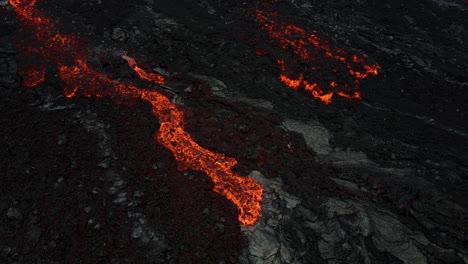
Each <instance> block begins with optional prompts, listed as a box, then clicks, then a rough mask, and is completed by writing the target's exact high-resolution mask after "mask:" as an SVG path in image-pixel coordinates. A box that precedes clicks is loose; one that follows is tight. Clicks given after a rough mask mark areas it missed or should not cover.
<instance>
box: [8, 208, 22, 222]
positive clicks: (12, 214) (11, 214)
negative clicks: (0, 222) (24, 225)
mask: <svg viewBox="0 0 468 264" xmlns="http://www.w3.org/2000/svg"><path fill="white" fill-rule="evenodd" d="M7 217H8V218H9V219H11V220H17V221H21V220H22V219H23V214H22V213H21V212H20V211H19V210H18V209H17V208H15V207H10V209H8V211H7Z"/></svg>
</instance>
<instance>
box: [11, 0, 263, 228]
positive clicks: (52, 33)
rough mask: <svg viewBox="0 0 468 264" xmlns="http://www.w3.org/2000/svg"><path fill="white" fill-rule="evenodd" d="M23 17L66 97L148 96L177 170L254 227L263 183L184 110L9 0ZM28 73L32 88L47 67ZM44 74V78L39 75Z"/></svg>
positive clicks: (151, 76)
mask: <svg viewBox="0 0 468 264" xmlns="http://www.w3.org/2000/svg"><path fill="white" fill-rule="evenodd" d="M9 2H10V4H11V5H12V6H13V7H14V10H15V12H16V14H17V16H18V17H19V19H20V21H21V22H22V23H23V24H24V25H25V26H28V27H30V28H31V29H32V30H33V32H34V37H35V38H36V40H37V41H38V42H39V44H40V47H37V48H32V47H31V48H29V52H31V53H34V54H36V55H39V56H41V57H42V58H44V59H45V60H47V61H50V62H52V63H54V64H55V65H56V66H57V68H58V72H59V77H60V78H61V79H62V80H63V81H64V82H65V84H66V86H65V88H64V94H65V96H66V97H67V98H71V97H74V96H75V95H77V94H81V95H84V96H87V97H91V96H95V97H97V98H101V97H110V98H112V99H113V100H114V101H115V102H116V103H125V102H129V101H132V100H145V101H148V102H149V103H151V105H152V112H153V115H154V116H156V117H157V118H158V119H159V121H160V123H161V125H160V128H159V131H158V132H156V133H155V135H154V139H155V140H157V141H158V142H159V143H160V144H162V145H163V146H164V147H166V148H168V149H169V150H170V151H171V152H172V153H173V155H174V158H175V159H176V160H177V162H178V169H179V170H186V169H192V170H196V171H202V172H204V173H205V174H206V175H208V176H209V177H210V178H211V180H212V181H213V183H214V187H213V189H214V191H215V192H217V193H220V194H221V195H223V196H225V197H226V198H227V199H229V200H230V201H231V202H232V203H234V204H235V205H236V207H237V208H238V210H239V214H238V220H239V222H240V223H242V224H243V225H254V224H255V223H256V221H257V220H258V219H259V217H260V214H261V201H262V193H263V188H262V186H261V185H260V184H259V183H257V182H255V181H254V180H252V179H251V178H247V177H243V176H240V175H238V174H235V173H234V172H233V171H232V169H233V167H234V166H235V165H236V163H237V161H236V160H235V159H233V158H230V157H226V156H225V155H223V154H220V153H215V152H212V151H210V150H207V149H204V148H203V147H201V146H200V145H198V144H197V143H196V142H195V141H194V140H193V139H192V137H191V136H190V135H189V134H188V133H187V132H185V131H184V125H185V120H184V112H183V110H182V109H180V108H179V106H177V105H176V104H174V103H172V102H171V101H170V100H169V99H168V98H167V97H166V96H164V95H163V94H161V93H159V92H157V91H154V90H148V89H140V88H138V87H136V86H134V85H132V84H128V83H123V82H120V81H114V80H112V79H110V78H109V77H108V76H106V75H105V74H104V73H102V72H99V71H97V70H95V69H93V68H91V67H90V66H89V65H88V63H87V56H86V53H85V52H84V51H83V50H82V49H80V45H79V39H78V38H77V37H76V36H74V35H64V34H60V33H57V29H56V26H55V25H54V23H53V22H52V20H51V19H50V18H49V17H46V16H45V15H44V14H43V13H42V12H40V11H38V10H37V9H35V8H34V4H35V3H36V0H9ZM123 58H124V59H125V60H126V61H127V63H128V64H129V65H130V67H132V69H133V70H134V71H135V72H136V73H137V74H138V75H139V77H141V78H142V79H145V80H149V81H153V82H155V83H157V84H163V83H164V81H165V79H164V77H163V76H161V75H158V74H155V73H147V72H145V71H144V70H143V69H141V68H140V67H138V65H137V63H136V62H135V60H133V59H132V58H130V57H128V56H123ZM31 69H32V70H31V71H28V72H27V73H25V74H24V76H25V77H26V79H25V82H24V84H25V86H34V85H37V84H39V83H40V82H41V81H43V80H44V70H42V71H41V70H37V69H45V67H43V66H38V67H33V68H31ZM41 76H42V77H41Z"/></svg>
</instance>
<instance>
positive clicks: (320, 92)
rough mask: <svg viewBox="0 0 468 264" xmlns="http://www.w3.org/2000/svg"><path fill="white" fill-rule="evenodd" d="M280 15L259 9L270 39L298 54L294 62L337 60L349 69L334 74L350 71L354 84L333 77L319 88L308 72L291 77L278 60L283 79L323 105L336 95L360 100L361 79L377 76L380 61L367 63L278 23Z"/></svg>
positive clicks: (259, 18) (313, 68) (307, 34)
mask: <svg viewBox="0 0 468 264" xmlns="http://www.w3.org/2000/svg"><path fill="white" fill-rule="evenodd" d="M278 17H279V15H278V14H277V13H276V12H270V13H267V12H266V11H261V10H257V11H256V18H257V21H258V22H259V23H260V24H261V26H262V29H263V30H265V31H267V32H268V34H269V37H270V39H271V40H272V41H276V42H277V43H278V44H279V46H280V47H281V48H282V49H285V50H290V51H291V52H292V53H293V54H294V55H295V56H296V57H297V59H296V60H295V61H298V62H300V63H313V62H316V61H318V60H320V61H334V62H333V63H330V64H337V63H338V65H340V66H339V67H340V68H343V67H344V68H345V69H346V72H342V71H339V70H338V69H333V70H331V72H332V74H333V75H334V76H336V77H338V75H346V74H348V75H349V76H350V77H351V79H353V80H354V81H353V82H352V85H350V84H348V83H340V82H339V81H338V80H334V81H330V82H328V84H325V85H323V87H320V86H319V84H318V83H317V82H313V83H309V82H307V78H306V73H305V72H303V73H300V74H299V78H298V79H292V78H290V77H288V75H290V72H289V71H288V70H287V69H288V67H286V64H285V61H284V60H282V59H279V60H277V62H278V64H279V65H280V69H281V74H280V76H279V79H280V81H281V82H283V83H284V84H285V85H286V86H288V87H290V88H292V89H294V90H298V89H299V88H300V87H303V88H304V90H305V91H306V92H308V93H310V94H311V95H312V96H313V97H314V98H316V99H318V100H320V101H322V102H323V103H324V104H329V103H330V102H331V99H332V97H333V95H338V96H341V97H344V98H347V99H350V100H351V99H361V92H360V84H359V79H365V78H367V77H369V76H372V75H377V74H378V70H379V69H380V66H379V65H378V64H377V63H374V64H371V65H368V64H366V63H365V60H364V58H363V57H359V56H357V55H349V54H348V53H347V52H346V51H344V50H343V49H339V48H337V49H334V48H332V47H331V46H330V44H329V43H328V42H327V41H323V40H321V39H320V38H319V37H318V36H317V35H315V34H312V33H308V32H306V30H304V29H303V28H301V27H298V26H296V25H294V24H283V23H279V22H277V20H278V19H277V18H278ZM320 67H321V66H320ZM290 68H292V69H294V68H295V65H291V67H290ZM318 68H319V67H317V66H313V67H310V70H311V71H316V70H317V69H318ZM355 68H358V69H359V70H357V69H355ZM337 79H338V78H337Z"/></svg>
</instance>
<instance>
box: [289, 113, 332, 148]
mask: <svg viewBox="0 0 468 264" xmlns="http://www.w3.org/2000/svg"><path fill="white" fill-rule="evenodd" d="M283 126H284V127H286V128H287V129H288V130H290V131H294V132H297V133H300V134H302V136H303V137H304V139H305V141H306V143H307V146H309V147H310V148H311V149H312V150H313V151H315V153H317V154H321V155H328V154H330V152H331V151H332V148H331V147H330V143H329V140H330V133H329V132H328V130H327V129H326V128H325V127H324V126H323V125H321V124H320V123H318V122H316V121H314V122H312V121H311V122H308V123H304V122H300V121H297V120H292V119H286V120H284V121H283Z"/></svg>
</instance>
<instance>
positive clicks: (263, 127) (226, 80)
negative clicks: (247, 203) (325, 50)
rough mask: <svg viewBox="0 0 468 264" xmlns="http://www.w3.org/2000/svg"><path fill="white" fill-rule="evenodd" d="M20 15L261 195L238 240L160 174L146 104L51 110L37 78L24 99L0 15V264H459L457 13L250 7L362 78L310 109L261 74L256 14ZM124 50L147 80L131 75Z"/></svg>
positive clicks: (464, 224)
mask: <svg viewBox="0 0 468 264" xmlns="http://www.w3.org/2000/svg"><path fill="white" fill-rule="evenodd" d="M36 6H37V8H38V9H40V10H42V11H44V12H45V13H47V14H48V15H49V16H50V17H53V18H54V19H55V20H56V23H57V25H58V27H59V28H60V30H62V31H63V32H72V33H74V34H76V35H77V36H78V37H81V38H83V39H85V40H86V47H87V49H89V50H90V55H89V58H88V59H89V60H90V63H92V64H93V65H94V66H95V67H97V68H99V69H101V70H102V71H105V72H107V73H109V74H111V75H112V77H113V78H114V79H118V80H124V81H128V82H132V83H136V84H138V85H139V86H148V87H151V88H155V89H159V90H161V91H163V92H164V93H165V94H166V95H167V96H168V97H170V98H171V100H172V101H173V102H175V103H177V104H179V105H180V106H181V107H183V108H184V109H186V113H187V124H186V129H187V131H188V132H190V134H191V135H192V137H193V138H194V139H195V140H196V141H197V142H198V143H199V144H200V145H202V146H203V147H205V148H207V149H210V150H213V151H216V152H218V153H224V154H226V155H228V156H230V157H234V158H235V159H236V160H237V161H238V165H237V166H236V171H237V172H238V173H239V174H241V175H248V176H249V177H251V178H252V179H254V180H255V181H257V182H259V183H261V184H262V186H263V188H264V194H263V199H264V201H263V204H262V206H263V212H262V217H261V218H260V220H259V221H258V223H257V224H256V225H255V226H252V227H245V226H241V225H240V224H239V222H238V221H237V208H236V207H235V206H234V205H233V204H232V203H230V202H229V201H228V200H226V199H225V198H224V197H223V196H221V195H219V194H217V193H215V192H213V190H212V187H213V184H212V183H211V182H210V180H209V178H208V177H206V175H204V174H203V173H199V172H194V171H190V170H186V171H179V170H178V169H177V164H176V162H175V161H174V159H173V156H172V153H171V152H170V151H169V150H167V149H166V148H164V147H163V146H161V145H159V144H158V143H157V142H156V141H154V140H153V138H152V135H153V133H154V131H156V130H157V129H158V127H159V122H158V120H157V119H156V118H155V117H154V116H152V115H151V114H150V113H151V107H150V105H149V104H147V103H144V102H135V103H134V104H133V105H116V104H114V103H113V101H112V100H110V99H109V98H86V97H75V98H72V99H66V98H65V97H64V95H63V92H62V91H63V88H64V87H63V82H62V81H61V80H60V78H59V77H58V76H57V70H56V69H55V70H54V69H49V71H48V73H47V75H46V77H47V78H46V81H45V82H44V83H42V84H40V85H38V86H37V87H34V88H26V87H24V85H22V76H21V72H22V71H23V70H24V67H25V65H28V64H30V63H31V62H32V63H35V62H37V61H35V60H38V58H35V57H29V56H26V55H25V54H24V53H23V52H22V50H21V45H22V44H24V41H22V40H24V39H23V38H24V34H25V33H24V32H22V30H21V29H22V25H21V23H20V22H19V21H18V19H17V17H16V15H15V12H14V10H13V8H12V6H11V5H10V4H9V2H8V1H0V100H1V104H0V107H1V109H0V113H1V114H0V136H1V138H2V140H1V141H0V142H1V144H0V157H1V160H2V162H0V172H1V174H0V260H1V261H0V262H1V263H330V264H332V263H408V264H409V263H411V264H412V263H416V264H419V263H421V264H423V263H460V264H462V263H468V233H467V231H468V213H467V210H468V200H467V199H466V197H467V196H468V178H467V177H468V176H467V175H468V173H467V172H468V143H467V137H468V125H467V124H468V120H467V116H466V115H467V113H468V109H467V105H466V102H467V101H468V96H467V95H466V94H465V89H467V88H468V71H467V69H468V45H467V43H468V31H467V28H468V20H466V17H467V15H468V13H467V12H468V4H467V3H466V1H462V0H422V1H418V2H414V1H413V2H408V1H403V0H383V1H371V0H359V1H354V2H349V1H312V0H294V1H293V0H290V1H269V3H268V8H269V9H268V10H276V11H278V12H281V14H282V17H281V19H283V20H284V21H288V22H290V23H294V24H296V25H299V26H301V27H302V28H304V29H306V30H308V31H310V32H314V33H315V34H317V35H318V36H320V38H322V39H324V40H327V41H328V42H329V43H330V45H331V46H333V47H337V48H341V49H343V50H346V51H348V52H350V53H352V54H359V55H362V56H365V57H366V58H367V59H368V60H369V61H371V62H377V63H378V64H379V65H380V67H381V69H380V70H379V74H378V75H377V76H373V77H370V78H366V79H363V80H362V81H361V92H362V100H352V101H349V100H347V99H344V98H341V97H334V98H333V101H332V103H331V104H329V105H324V104H322V103H321V102H320V101H318V100H315V99H313V98H312V97H311V96H310V95H308V94H306V93H305V92H303V91H294V90H292V89H289V88H287V87H286V86H285V85H284V84H283V83H282V82H281V81H280V80H279V79H278V74H279V73H280V68H279V66H278V65H277V63H276V60H277V58H278V57H281V56H283V55H284V54H285V51H284V50H283V49H281V48H279V47H278V45H276V44H275V43H273V42H272V41H271V40H270V38H269V36H268V34H267V33H266V32H265V31H263V30H262V29H261V25H259V23H258V21H257V20H256V19H255V10H258V9H260V8H265V7H264V6H265V5H264V4H262V3H260V2H255V1H252V2H241V1H218V0H199V1H175V2H174V1H169V0H160V1H153V0H136V1H131V2H124V1H110V0H93V1H91V0H88V1H74V0H60V1H59V0H48V1H46V0H43V1H38V3H36ZM259 50H260V51H261V52H258V51H259ZM124 53H126V54H129V55H131V56H133V57H134V58H135V59H136V60H138V61H139V62H141V63H142V64H143V65H144V66H145V67H146V68H147V69H152V70H153V71H154V72H156V73H160V74H162V75H164V76H166V77H167V83H166V84H165V85H163V86H156V85H154V84H149V83H147V82H144V81H142V80H140V79H138V78H137V77H136V76H135V73H134V72H133V70H132V69H131V68H130V67H129V66H128V65H127V64H126V62H125V61H124V60H122V59H121V58H120V55H121V54H124ZM327 63H329V62H327ZM332 66H333V65H331V66H330V65H327V67H332ZM324 67H325V66H324ZM302 68H303V65H300V64H298V65H297V71H301V70H302ZM323 78H324V79H327V78H340V77H336V76H328V75H327V76H325V75H324V76H323ZM327 80H328V79H327Z"/></svg>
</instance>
